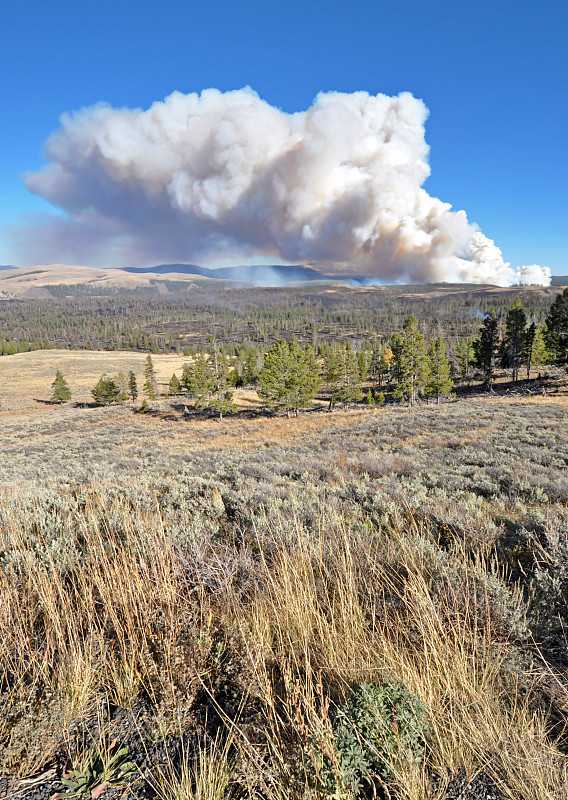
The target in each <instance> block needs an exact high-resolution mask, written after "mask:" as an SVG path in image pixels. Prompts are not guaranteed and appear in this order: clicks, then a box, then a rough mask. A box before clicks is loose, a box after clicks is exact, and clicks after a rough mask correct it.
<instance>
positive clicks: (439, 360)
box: [426, 336, 454, 403]
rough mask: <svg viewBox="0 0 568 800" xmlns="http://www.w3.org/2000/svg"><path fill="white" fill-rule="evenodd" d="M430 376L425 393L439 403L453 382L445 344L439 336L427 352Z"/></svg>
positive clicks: (452, 385) (450, 389) (449, 390)
mask: <svg viewBox="0 0 568 800" xmlns="http://www.w3.org/2000/svg"><path fill="white" fill-rule="evenodd" d="M428 359H429V361H430V375H429V378H428V382H427V384H426V393H427V394H428V395H429V396H430V397H435V398H436V403H439V402H440V397H442V396H444V395H448V394H450V392H451V391H452V389H453V387H454V382H453V381H452V379H451V378H450V362H449V361H448V358H447V356H446V344H445V342H444V340H443V339H442V337H441V336H438V338H437V339H434V340H433V341H432V342H431V344H430V348H429V350H428Z"/></svg>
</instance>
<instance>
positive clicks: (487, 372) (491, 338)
mask: <svg viewBox="0 0 568 800" xmlns="http://www.w3.org/2000/svg"><path fill="white" fill-rule="evenodd" d="M473 349H474V352H475V361H476V363H477V366H478V367H479V369H480V370H481V371H482V373H483V377H484V379H485V383H486V384H487V386H488V387H489V388H491V384H492V383H493V375H494V371H495V362H496V359H497V354H498V352H499V330H498V323H497V314H496V313H495V309H494V308H492V309H491V310H490V312H489V314H487V316H486V317H485V319H484V321H483V325H482V326H481V329H480V331H479V338H478V339H475V340H474V342H473Z"/></svg>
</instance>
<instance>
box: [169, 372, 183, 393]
mask: <svg viewBox="0 0 568 800" xmlns="http://www.w3.org/2000/svg"><path fill="white" fill-rule="evenodd" d="M168 394H169V395H171V396H172V397H177V396H178V395H180V394H181V383H180V381H179V378H178V376H177V375H176V374H175V372H174V374H173V375H172V377H171V378H170V382H169V384H168Z"/></svg>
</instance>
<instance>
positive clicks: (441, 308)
mask: <svg viewBox="0 0 568 800" xmlns="http://www.w3.org/2000/svg"><path fill="white" fill-rule="evenodd" d="M164 284H165V289H166V291H168V287H169V289H170V290H171V294H165V295H162V294H159V293H158V292H157V291H153V292H149V291H145V290H143V289H138V290H135V291H131V292H124V291H123V292H120V293H117V292H110V291H109V292H108V294H107V295H106V296H104V295H103V296H99V295H100V291H101V290H100V289H98V290H97V291H98V292H99V295H97V296H92V294H89V292H87V291H86V289H85V288H83V287H72V286H69V287H66V286H56V287H50V291H51V293H52V294H53V297H52V298H50V299H45V300H36V299H34V300H26V299H11V300H0V354H10V353H15V352H26V351H28V350H32V349H37V348H49V347H58V348H61V347H65V348H67V347H69V348H81V349H115V350H124V349H127V350H130V349H132V350H138V351H146V352H148V351H150V352H153V353H157V352H176V351H182V352H183V351H184V350H187V349H188V348H191V347H192V346H195V345H198V346H199V344H201V343H202V342H204V341H205V340H206V339H207V338H209V337H211V336H214V337H215V338H216V339H217V340H218V342H219V343H220V344H222V345H228V344H243V343H248V342H251V343H262V344H273V343H274V342H276V341H279V339H280V338H282V337H283V336H284V337H285V338H288V337H289V336H291V335H292V334H294V335H295V336H296V338H297V339H298V340H299V341H301V342H309V343H311V344H317V342H319V341H326V340H327V341H332V340H337V339H342V338H345V337H348V338H350V339H352V340H354V341H359V340H369V339H374V338H376V337H377V336H378V337H382V338H387V337H389V336H391V335H392V334H393V333H395V332H396V331H399V330H400V329H401V328H402V325H403V323H404V320H405V319H406V318H407V317H408V316H410V315H413V316H416V317H417V318H418V319H419V320H420V321H421V325H422V328H423V332H424V333H427V334H430V333H436V334H437V335H440V334H442V333H443V334H444V335H445V338H446V341H447V343H448V345H452V343H454V344H457V342H458V341H459V340H460V339H462V338H464V337H468V336H473V335H475V334H476V333H477V330H478V328H479V321H480V320H481V319H482V318H483V316H484V315H485V314H486V313H488V312H489V310H490V308H492V307H495V309H496V311H497V315H498V317H499V319H500V320H503V319H504V316H505V314H506V311H507V309H508V307H509V306H510V305H511V304H512V302H513V301H514V299H515V297H516V296H517V295H518V296H519V297H520V298H521V301H522V303H523V306H524V308H525V309H526V312H527V314H528V316H529V318H530V321H531V322H535V324H536V325H539V324H541V323H542V322H543V321H544V318H545V316H546V314H547V311H548V308H549V306H550V304H551V302H552V300H553V299H554V297H555V296H556V295H557V294H558V293H560V292H561V291H562V289H561V288H556V287H551V288H548V289H541V288H536V289H535V288H534V287H526V288H524V289H523V288H519V289H507V290H500V289H491V288H483V287H479V286H463V285H459V286H452V285H448V284H440V285H438V286H391V287H375V288H360V287H357V288H348V287H344V286H325V285H324V286H315V287H314V286H309V287H298V288H281V289H261V288H256V289H251V288H239V287H234V286H227V285H226V284H221V285H219V283H217V282H212V281H210V282H204V283H203V284H198V285H193V286H192V288H191V289H190V290H188V289H187V287H186V286H182V289H183V290H182V289H180V287H176V286H169V284H168V283H167V282H164ZM175 289H177V290H178V291H175V292H174V290H175ZM92 291H93V290H91V292H92Z"/></svg>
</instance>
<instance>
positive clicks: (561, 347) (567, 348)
mask: <svg viewBox="0 0 568 800" xmlns="http://www.w3.org/2000/svg"><path fill="white" fill-rule="evenodd" d="M544 342H545V344H546V348H547V350H548V353H549V357H550V360H551V361H552V363H554V364H558V365H559V366H564V365H568V288H567V289H564V291H563V292H562V294H559V295H558V296H557V297H556V299H555V300H554V302H553V303H552V305H551V307H550V309H549V311H548V314H547V315H546V321H545V328H544Z"/></svg>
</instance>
